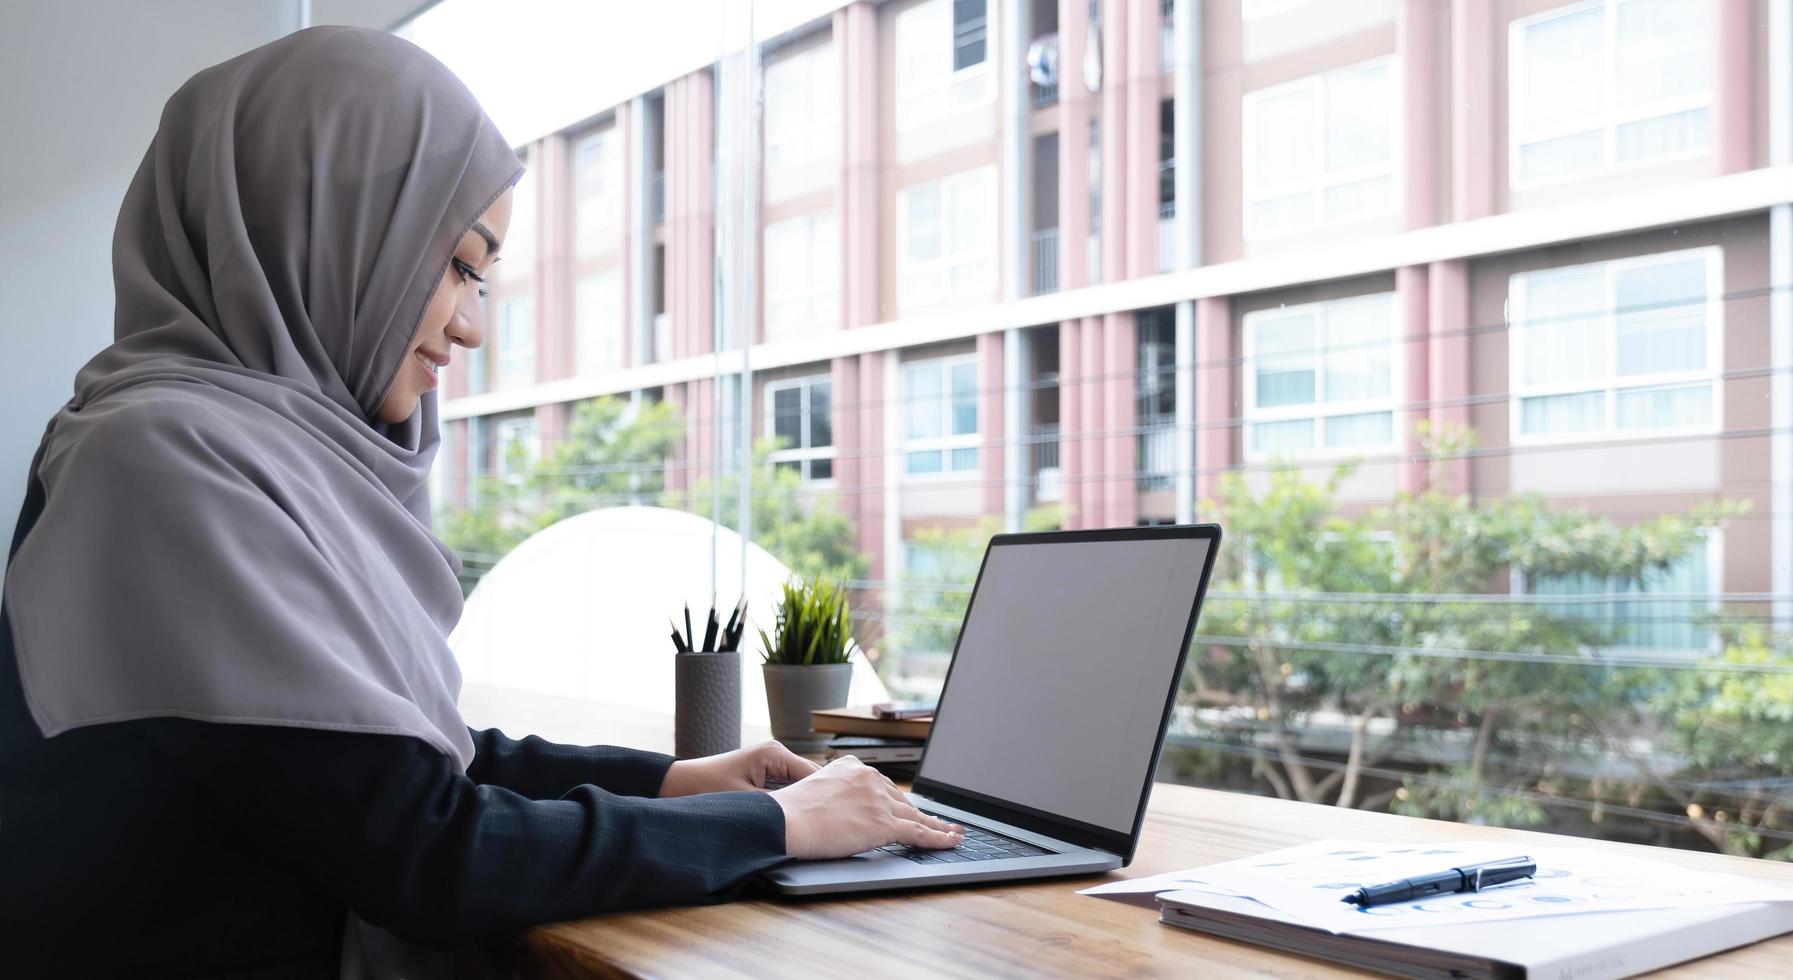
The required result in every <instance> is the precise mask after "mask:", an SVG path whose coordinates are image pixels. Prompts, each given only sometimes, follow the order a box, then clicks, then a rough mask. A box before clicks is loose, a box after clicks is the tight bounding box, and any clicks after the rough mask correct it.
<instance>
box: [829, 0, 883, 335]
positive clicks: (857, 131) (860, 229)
mask: <svg viewBox="0 0 1793 980" xmlns="http://www.w3.org/2000/svg"><path fill="white" fill-rule="evenodd" d="M833 26H834V43H835V48H836V49H837V50H838V51H839V52H840V65H841V73H842V77H841V127H840V132H841V153H840V166H841V169H840V183H839V185H838V188H837V190H836V193H835V201H836V208H835V214H836V215H837V216H838V217H839V220H838V221H837V222H836V226H837V227H838V228H839V229H840V236H841V264H840V277H841V291H840V295H841V324H842V326H847V327H862V326H865V325H867V324H871V323H877V322H878V321H879V319H880V318H881V309H880V303H879V296H878V243H879V241H880V240H881V229H882V225H883V222H881V221H880V220H879V217H880V209H879V207H878V188H879V183H880V182H879V179H878V177H879V173H880V167H881V160H880V158H879V155H878V127H879V124H880V119H881V118H882V116H881V115H880V113H879V111H878V105H879V104H878V8H877V5H876V4H874V3H872V2H871V0H858V2H855V3H852V4H849V5H848V6H846V7H843V8H842V9H840V10H837V11H835V12H834V21H833Z"/></svg>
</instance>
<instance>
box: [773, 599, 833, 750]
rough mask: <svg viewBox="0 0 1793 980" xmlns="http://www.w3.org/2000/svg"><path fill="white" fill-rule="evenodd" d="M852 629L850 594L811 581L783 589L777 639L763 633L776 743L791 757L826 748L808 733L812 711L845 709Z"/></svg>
mask: <svg viewBox="0 0 1793 980" xmlns="http://www.w3.org/2000/svg"><path fill="white" fill-rule="evenodd" d="M850 625H851V618H850V615H849V613H848V610H847V591H846V589H845V588H843V587H841V586H840V585H837V584H835V583H833V582H828V581H823V580H821V579H811V580H809V581H808V582H802V583H789V582H787V583H785V586H784V596H783V598H782V600H780V602H779V604H778V618H777V622H776V624H775V625H774V627H773V635H771V636H767V635H766V631H765V630H760V643H761V644H762V647H763V649H764V651H765V658H766V659H765V663H764V664H762V665H761V667H760V669H761V670H762V671H763V672H764V674H765V679H766V707H767V709H768V711H769V713H770V715H771V720H772V737H774V738H776V739H778V740H779V741H780V742H783V743H784V744H785V746H786V747H787V748H789V749H790V750H791V751H793V752H798V753H803V752H819V751H821V749H822V748H823V746H824V745H825V744H826V742H827V739H826V738H825V737H817V736H816V734H815V733H814V732H813V731H812V730H811V729H810V727H809V713H810V712H811V711H816V710H819V709H822V708H839V707H841V706H843V705H845V704H846V703H847V688H848V687H849V686H850V685H851V683H852V680H853V665H852V663H851V662H850V661H849V658H850V657H851V656H852V653H853V641H852V639H851V637H849V636H848V635H847V633H848V629H849V627H850Z"/></svg>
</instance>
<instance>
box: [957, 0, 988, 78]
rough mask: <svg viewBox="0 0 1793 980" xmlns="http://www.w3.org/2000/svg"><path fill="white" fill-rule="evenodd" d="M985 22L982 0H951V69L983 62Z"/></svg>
mask: <svg viewBox="0 0 1793 980" xmlns="http://www.w3.org/2000/svg"><path fill="white" fill-rule="evenodd" d="M987 22H988V18H986V17H985V2H984V0H953V71H964V70H965V69H967V68H970V67H972V66H973V65H981V64H983V63H984V39H985V37H986V35H987V34H988V33H989V29H988V27H987V26H986V25H987Z"/></svg>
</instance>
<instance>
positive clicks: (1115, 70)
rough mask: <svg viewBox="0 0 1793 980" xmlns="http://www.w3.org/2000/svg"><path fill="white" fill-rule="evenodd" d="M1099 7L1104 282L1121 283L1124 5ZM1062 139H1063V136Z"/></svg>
mask: <svg viewBox="0 0 1793 980" xmlns="http://www.w3.org/2000/svg"><path fill="white" fill-rule="evenodd" d="M1129 2H1130V0H1107V2H1105V3H1103V4H1102V281H1103V282H1120V281H1121V280H1122V279H1125V278H1127V277H1128V275H1129V274H1130V273H1131V272H1132V268H1131V265H1130V263H1129V262H1128V253H1129V252H1130V248H1129V245H1130V242H1129V238H1130V237H1131V235H1130V229H1131V227H1132V225H1133V221H1132V214H1131V208H1130V206H1129V203H1130V202H1129V201H1128V200H1127V184H1128V178H1129V177H1131V176H1132V175H1131V174H1129V173H1128V172H1127V164H1128V157H1130V156H1131V155H1132V154H1130V153H1129V152H1128V149H1129V146H1130V144H1129V142H1128V139H1127V126H1128V123H1129V122H1130V121H1131V120H1129V119H1128V116H1127V101H1128V100H1127V89H1128V84H1127V83H1128V74H1127V73H1128V67H1127V54H1128V51H1127V48H1128V44H1127V40H1128V38H1127V21H1128V20H1129V18H1128V16H1127V14H1128V10H1127V6H1128V3H1129ZM1060 139H1061V140H1062V139H1063V137H1062V136H1061V137H1060Z"/></svg>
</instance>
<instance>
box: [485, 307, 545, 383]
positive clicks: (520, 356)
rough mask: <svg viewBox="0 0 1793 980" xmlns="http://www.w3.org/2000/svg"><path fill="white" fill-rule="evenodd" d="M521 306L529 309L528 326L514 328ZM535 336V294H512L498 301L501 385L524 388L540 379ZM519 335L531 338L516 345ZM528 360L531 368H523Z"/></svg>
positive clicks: (498, 351)
mask: <svg viewBox="0 0 1793 980" xmlns="http://www.w3.org/2000/svg"><path fill="white" fill-rule="evenodd" d="M518 308H523V309H526V310H528V315H527V317H524V318H523V319H525V321H526V322H525V323H524V327H525V329H522V330H516V329H514V327H513V325H512V322H511V317H512V311H513V310H516V309H518ZM535 335H536V312H535V297H534V296H533V295H530V294H527V293H525V294H523V295H521V296H509V297H506V298H505V299H504V300H503V301H501V302H500V303H499V304H498V343H497V344H496V345H495V346H496V347H497V350H496V351H495V353H496V354H497V355H498V358H497V359H498V365H497V367H498V379H497V380H498V384H497V385H496V387H497V388H499V389H507V388H523V387H527V386H529V385H532V384H534V383H535V382H536V363H535V339H536V338H535ZM518 336H521V337H523V338H527V339H526V342H525V343H524V344H523V345H522V346H521V348H518V347H516V346H514V344H515V341H516V338H517V337H518ZM525 360H527V370H519V364H520V362H523V361H525Z"/></svg>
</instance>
